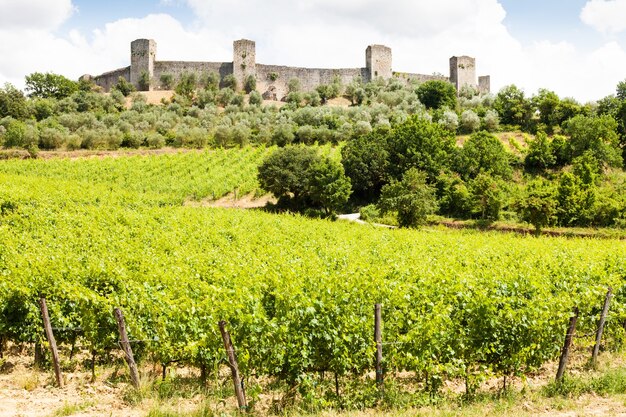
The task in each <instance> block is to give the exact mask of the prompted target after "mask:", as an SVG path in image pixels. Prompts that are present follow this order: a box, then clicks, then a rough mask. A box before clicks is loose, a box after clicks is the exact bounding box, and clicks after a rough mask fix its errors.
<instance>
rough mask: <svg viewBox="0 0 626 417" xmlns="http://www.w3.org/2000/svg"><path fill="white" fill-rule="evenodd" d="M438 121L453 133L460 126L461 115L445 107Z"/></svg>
mask: <svg viewBox="0 0 626 417" xmlns="http://www.w3.org/2000/svg"><path fill="white" fill-rule="evenodd" d="M438 123H439V124H440V125H441V126H442V127H443V128H444V129H446V130H448V131H449V132H450V133H452V134H456V131H457V129H458V128H459V116H458V115H457V114H456V112H454V111H452V110H450V109H444V110H443V113H442V114H441V117H440V119H439V121H438Z"/></svg>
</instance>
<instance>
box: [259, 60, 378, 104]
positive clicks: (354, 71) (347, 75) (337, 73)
mask: <svg viewBox="0 0 626 417" xmlns="http://www.w3.org/2000/svg"><path fill="white" fill-rule="evenodd" d="M256 74H257V90H258V91H259V92H260V93H261V94H263V95H264V96H265V97H268V96H269V95H272V94H273V95H275V97H276V98H277V99H278V100H281V99H282V98H283V97H284V96H286V95H287V84H288V83H289V80H291V79H292V78H297V79H298V80H300V86H301V89H302V91H312V90H315V88H316V87H317V86H318V85H321V84H331V83H332V82H333V81H334V80H335V77H337V78H339V80H341V83H342V84H344V85H345V84H349V83H350V82H351V81H352V80H354V79H355V78H357V77H360V78H361V79H362V80H365V79H366V78H367V77H368V73H367V69H366V68H338V69H325V68H298V67H285V66H280V65H263V64H257V65H256ZM268 93H269V94H268Z"/></svg>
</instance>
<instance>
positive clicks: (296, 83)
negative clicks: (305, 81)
mask: <svg viewBox="0 0 626 417" xmlns="http://www.w3.org/2000/svg"><path fill="white" fill-rule="evenodd" d="M301 89H302V86H301V85H300V80H299V79H297V78H292V79H290V80H289V81H288V82H287V91H289V92H290V93H297V92H300V90H301Z"/></svg>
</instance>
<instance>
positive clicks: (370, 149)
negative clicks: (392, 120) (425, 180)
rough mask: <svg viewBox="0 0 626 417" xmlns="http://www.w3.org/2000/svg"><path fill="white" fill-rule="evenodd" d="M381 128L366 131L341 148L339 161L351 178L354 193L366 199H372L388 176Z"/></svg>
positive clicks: (386, 155)
mask: <svg viewBox="0 0 626 417" xmlns="http://www.w3.org/2000/svg"><path fill="white" fill-rule="evenodd" d="M388 133H389V132H388V131H385V130H380V129H378V130H375V131H373V132H372V133H370V134H369V135H366V136H359V137H356V138H354V139H353V140H351V141H349V142H348V143H347V144H346V145H345V146H344V147H343V148H342V150H341V156H342V158H341V163H342V164H343V167H344V169H345V171H346V175H347V176H348V178H350V180H351V181H352V189H353V191H354V197H355V198H357V199H361V200H363V201H367V202H373V201H375V200H376V199H377V198H378V196H379V195H380V190H381V189H382V187H383V185H385V184H386V183H387V178H388V176H389V172H388V171H389V153H388V152H387V149H386V148H387V134H388Z"/></svg>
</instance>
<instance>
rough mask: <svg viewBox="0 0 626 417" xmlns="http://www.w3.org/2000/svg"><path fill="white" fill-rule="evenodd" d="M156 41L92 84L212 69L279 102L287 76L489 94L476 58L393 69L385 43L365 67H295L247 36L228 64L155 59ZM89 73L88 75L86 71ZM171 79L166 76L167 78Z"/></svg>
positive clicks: (313, 83)
mask: <svg viewBox="0 0 626 417" xmlns="http://www.w3.org/2000/svg"><path fill="white" fill-rule="evenodd" d="M156 50H157V45H156V42H155V41H154V40H152V39H137V40H135V41H133V42H131V47H130V67H125V68H121V69H119V70H115V71H110V72H107V73H104V74H101V75H98V76H95V77H91V78H92V79H93V80H94V82H95V83H96V84H97V85H99V86H101V87H102V88H103V89H104V90H105V91H109V90H110V89H111V88H112V87H113V86H114V85H115V83H117V80H118V78H119V77H124V78H125V79H126V80H127V81H129V82H130V83H132V84H133V85H134V86H135V87H136V88H137V89H138V90H161V89H164V88H165V86H164V85H162V78H163V77H162V76H163V75H166V74H167V75H171V76H172V78H173V79H174V80H176V79H178V78H179V77H180V76H181V75H182V74H183V73H196V74H197V75H200V74H203V73H209V72H215V73H218V74H219V75H220V78H222V79H223V78H224V77H225V76H227V75H233V76H234V78H235V80H236V81H237V88H238V89H239V90H241V89H243V88H244V86H245V82H246V79H248V78H249V77H254V78H255V80H256V87H257V90H258V91H259V92H260V93H261V94H263V96H264V97H265V98H268V99H277V100H280V99H282V98H283V97H285V96H286V94H287V85H288V83H289V80H291V79H292V78H296V79H298V80H299V81H300V84H301V86H302V89H303V90H304V91H312V90H314V89H315V88H316V87H317V86H319V85H321V84H330V83H332V82H333V81H334V80H336V79H339V80H340V81H341V82H342V83H343V84H348V83H350V82H351V81H353V80H355V79H361V80H363V81H365V82H368V81H372V80H374V79H376V78H382V79H385V80H387V79H390V78H392V77H397V78H399V79H401V80H404V81H406V82H407V83H408V82H412V81H415V82H424V81H427V80H433V79H437V80H446V81H449V82H450V83H452V84H453V85H454V86H455V87H456V89H457V91H460V90H461V89H462V88H463V87H464V86H471V87H474V88H477V89H478V90H479V91H480V92H482V93H488V92H489V89H490V86H491V78H490V77H489V76H481V77H479V78H478V79H477V78H476V60H475V58H472V57H469V56H455V57H452V58H450V76H449V77H446V76H438V75H425V74H411V73H395V72H393V70H392V68H393V67H392V52H391V48H389V47H388V46H385V45H370V46H368V47H367V49H366V50H365V67H364V68H336V69H333V68H297V67H288V66H280V65H264V64H259V63H257V62H256V44H255V42H254V41H251V40H248V39H241V40H237V41H234V42H233V61H232V62H188V61H157V60H156ZM86 76H87V77H90V76H89V75H86ZM168 78H169V77H168Z"/></svg>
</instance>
